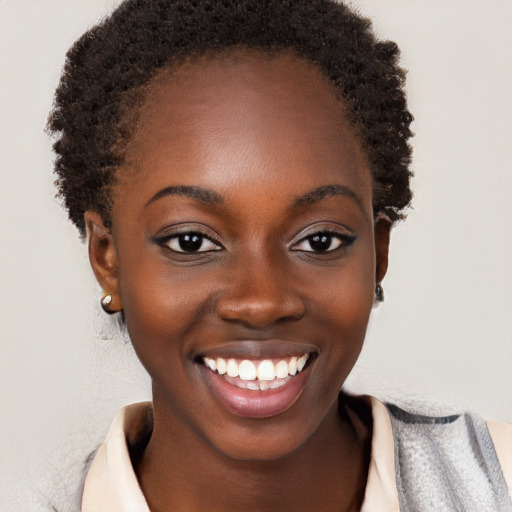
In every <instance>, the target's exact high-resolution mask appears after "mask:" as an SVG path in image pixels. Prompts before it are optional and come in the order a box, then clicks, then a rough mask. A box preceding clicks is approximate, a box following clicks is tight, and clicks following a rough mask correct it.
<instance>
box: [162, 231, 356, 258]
mask: <svg viewBox="0 0 512 512" xmlns="http://www.w3.org/2000/svg"><path fill="white" fill-rule="evenodd" d="M315 238H316V240H315ZM355 240H356V236H354V235H348V234H344V233H339V232H337V231H334V230H329V229H322V230H319V231H315V232H313V233H311V234H309V235H307V236H305V237H303V238H301V239H300V240H299V241H298V242H296V243H294V244H293V245H292V247H291V250H292V251H294V252H304V253H315V254H328V253H332V252H335V251H337V250H338V249H344V248H347V247H349V246H350V245H352V244H353V243H354V242H355ZM335 241H337V245H336V246H335V247H334V248H332V245H333V242H335ZM155 242H156V243H157V244H158V245H160V246H165V247H166V248H167V249H169V250H170V251H172V252H174V253H178V254H201V253H209V252H216V251H220V250H222V249H223V248H224V247H223V246H222V245H221V244H220V242H218V241H217V240H215V239H214V238H213V237H210V236H208V235H206V234H205V233H202V232H201V231H184V232H181V233H173V234H171V235H166V236H163V237H160V238H158V239H156V240H155ZM205 242H206V243H207V244H209V248H208V249H206V250H200V249H201V248H202V246H203V244H204V243H205ZM327 242H328V243H329V246H328V247H327V248H326V249H325V250H315V249H314V248H313V245H312V244H315V243H320V244H322V243H327ZM186 243H190V244H197V243H199V247H198V249H196V250H186V249H185V248H184V247H183V245H184V244H186ZM304 243H309V247H310V250H308V249H305V248H302V249H301V248H299V246H300V245H302V244H304ZM173 244H174V247H173ZM193 248H194V246H193V245H192V247H191V249H193Z"/></svg>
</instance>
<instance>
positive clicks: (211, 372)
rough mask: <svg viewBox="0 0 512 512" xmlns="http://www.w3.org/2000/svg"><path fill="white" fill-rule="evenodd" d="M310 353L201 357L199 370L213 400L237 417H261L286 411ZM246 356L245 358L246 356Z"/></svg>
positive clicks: (295, 396) (304, 374)
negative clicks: (216, 400)
mask: <svg viewBox="0 0 512 512" xmlns="http://www.w3.org/2000/svg"><path fill="white" fill-rule="evenodd" d="M311 356H313V354H312V353H310V352H306V353H303V354H301V355H300V354H297V355H293V356H292V355H290V356H277V357H276V356H275V355H273V357H272V358H270V357H268V355H267V357H266V358H261V359H256V358H254V356H253V357H252V358H250V359H249V358H247V359H245V358H241V357H215V356H214V355H213V354H212V355H211V356H203V357H201V359H200V361H199V362H200V363H201V364H200V365H199V367H200V368H203V372H204V375H205V377H206V379H207V381H208V383H209V386H210V389H211V390H212V392H213V394H214V395H215V396H216V397H217V399H218V400H219V401H220V402H221V403H222V404H223V405H224V406H225V407H226V408H227V409H228V410H229V411H230V412H231V413H234V414H236V415H238V416H245V417H251V418H264V417H269V416H274V415H276V414H280V413H282V412H284V411H285V410H287V409H288V408H290V407H291V406H292V405H293V404H294V403H295V402H296V401H297V400H298V398H299V396H300V395H301V394H302V392H303V390H304V388H305V385H306V382H307V379H308V375H309V373H310V372H309V371H307V370H308V369H309V367H310V365H309V364H308V362H311V361H312V359H313V358H312V357H311ZM246 357H247V356H246Z"/></svg>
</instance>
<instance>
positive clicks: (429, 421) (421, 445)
mask: <svg viewBox="0 0 512 512" xmlns="http://www.w3.org/2000/svg"><path fill="white" fill-rule="evenodd" d="M386 409H387V411H388V413H389V419H390V422H391V427H392V431H393V443H394V451H395V470H396V480H397V489H398V494H399V497H400V502H401V504H403V506H404V510H465V511H472V510H475V511H477V510H478V511H481V510H500V511H512V502H511V500H510V497H509V491H508V488H507V487H508V486H507V480H508V483H509V484H510V476H511V475H510V474H509V473H508V471H509V468H510V464H511V462H510V459H511V456H510V455H507V454H506V452H507V450H508V453H510V446H511V443H512V426H510V425H505V424H501V423H498V422H487V423H486V422H485V421H484V420H483V419H482V418H480V417H478V416H476V415H473V414H455V415H449V416H426V415H422V414H416V413H413V412H410V411H406V410H404V409H402V408H400V407H397V406H396V405H393V404H386ZM488 427H490V429H489V428H488ZM491 432H492V433H491ZM498 454H499V455H498ZM505 473H507V475H508V476H507V478H505Z"/></svg>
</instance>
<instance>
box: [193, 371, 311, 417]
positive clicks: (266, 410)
mask: <svg viewBox="0 0 512 512" xmlns="http://www.w3.org/2000/svg"><path fill="white" fill-rule="evenodd" d="M200 366H201V369H202V370H203V371H204V372H205V375H206V378H207V380H208V383H209V385H210V388H211V389H212V391H213V393H214V395H215V396H216V397H217V398H218V399H219V401H220V402H221V403H222V404H223V405H224V406H225V407H226V409H228V410H229V411H231V412H232V413H234V414H237V415H238V416H245V417H247V418H268V417H269V416H275V415H276V414H280V413H282V412H284V411H286V409H288V408H290V407H291V406H292V405H293V404H294V403H295V402H296V401H297V399H298V398H299V396H300V395H301V393H302V391H303V389H304V386H305V384H306V380H307V378H308V374H309V371H308V370H309V368H306V369H304V370H303V371H302V372H300V373H298V374H297V375H296V376H294V377H293V379H291V380H290V381H289V382H288V383H286V384H285V385H284V386H281V387H279V388H276V389H266V390H263V391H262V390H256V391H252V390H249V389H241V388H239V387H237V386H234V385H233V384H230V383H229V382H227V381H226V380H225V379H224V378H223V377H222V376H220V375H218V374H217V373H213V372H212V371H211V370H209V369H208V368H206V367H205V366H202V365H200Z"/></svg>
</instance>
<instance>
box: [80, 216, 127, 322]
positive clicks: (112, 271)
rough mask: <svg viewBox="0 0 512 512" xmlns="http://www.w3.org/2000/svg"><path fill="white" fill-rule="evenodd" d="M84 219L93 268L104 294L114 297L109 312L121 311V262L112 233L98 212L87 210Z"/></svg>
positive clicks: (109, 305) (109, 304)
mask: <svg viewBox="0 0 512 512" xmlns="http://www.w3.org/2000/svg"><path fill="white" fill-rule="evenodd" d="M84 220H85V226H86V229H87V242H88V247H89V261H90V263H91V267H92V270H93V272H94V275H95V276H96V279H97V281H98V283H99V285H100V286H101V288H102V289H103V293H104V295H103V296H106V295H111V297H112V299H111V301H110V302H109V303H108V312H111V313H115V312H117V311H121V310H122V309H123V305H122V302H121V294H120V291H119V264H118V259H117V252H116V248H115V245H114V240H113V238H112V234H111V233H110V230H108V229H107V228H106V227H105V226H104V225H103V221H102V220H101V217H100V216H99V214H97V213H96V212H93V211H87V212H85V213H84Z"/></svg>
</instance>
